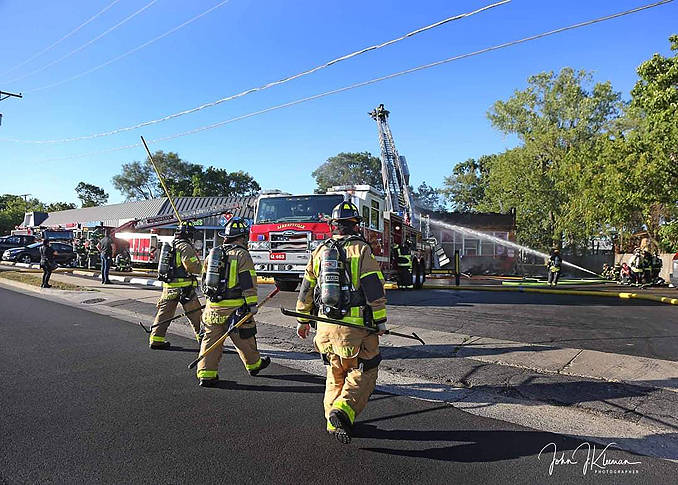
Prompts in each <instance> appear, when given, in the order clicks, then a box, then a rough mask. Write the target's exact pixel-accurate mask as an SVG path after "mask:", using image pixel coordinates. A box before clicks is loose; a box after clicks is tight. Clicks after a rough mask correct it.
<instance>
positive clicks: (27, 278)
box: [0, 271, 97, 291]
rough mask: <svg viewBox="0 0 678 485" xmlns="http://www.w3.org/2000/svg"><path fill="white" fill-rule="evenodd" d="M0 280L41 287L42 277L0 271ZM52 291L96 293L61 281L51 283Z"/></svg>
mask: <svg viewBox="0 0 678 485" xmlns="http://www.w3.org/2000/svg"><path fill="white" fill-rule="evenodd" d="M0 278H5V279H7V280H12V281H18V282H19V283H24V284H27V285H32V286H40V285H42V276H38V275H36V274H35V273H24V272H21V271H0ZM50 285H52V289H53V290H68V291H97V290H95V289H94V288H86V287H84V286H78V285H72V284H70V283H62V282H61V281H51V282H50Z"/></svg>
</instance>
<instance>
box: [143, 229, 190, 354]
mask: <svg viewBox="0 0 678 485" xmlns="http://www.w3.org/2000/svg"><path fill="white" fill-rule="evenodd" d="M194 236H195V228H194V227H193V225H192V224H190V223H181V224H180V225H179V227H178V228H177V230H176V233H175V234H174V240H173V241H172V244H167V243H165V244H163V246H162V249H161V251H160V262H159V264H158V279H159V280H161V281H162V282H163V284H162V295H161V296H160V300H158V303H157V305H156V306H157V307H158V313H157V314H156V316H155V321H154V322H153V325H154V326H153V330H152V331H151V337H150V345H149V346H150V348H152V349H167V348H169V346H170V343H169V342H167V341H166V340H165V335H166V334H167V329H168V328H169V326H170V324H169V322H167V323H166V324H162V325H158V323H159V322H164V321H166V320H169V319H171V318H172V317H173V316H174V312H175V311H176V309H177V305H178V304H179V303H181V305H182V306H183V308H184V311H186V312H190V313H188V314H187V315H186V316H187V317H188V319H189V320H190V322H191V326H192V327H193V331H194V332H195V336H196V339H197V340H198V341H200V338H201V336H200V306H201V305H200V300H198V295H197V294H196V292H195V289H196V287H197V286H198V280H197V278H196V276H197V275H199V274H200V270H201V266H200V259H199V258H198V253H197V252H196V251H195V248H194V247H193V238H194Z"/></svg>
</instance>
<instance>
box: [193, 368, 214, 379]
mask: <svg viewBox="0 0 678 485" xmlns="http://www.w3.org/2000/svg"><path fill="white" fill-rule="evenodd" d="M197 374H198V379H215V378H217V377H219V374H218V373H217V371H215V370H199V371H198V373H197Z"/></svg>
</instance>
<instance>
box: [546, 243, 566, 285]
mask: <svg viewBox="0 0 678 485" xmlns="http://www.w3.org/2000/svg"><path fill="white" fill-rule="evenodd" d="M562 265H563V258H561V257H560V251H559V250H558V249H557V248H555V249H553V251H551V257H549V260H548V262H547V263H546V267H547V268H548V272H549V274H548V284H549V286H557V285H558V278H559V277H560V269H561V266H562Z"/></svg>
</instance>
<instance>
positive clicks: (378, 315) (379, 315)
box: [372, 308, 386, 320]
mask: <svg viewBox="0 0 678 485" xmlns="http://www.w3.org/2000/svg"><path fill="white" fill-rule="evenodd" d="M372 316H373V317H374V319H375V320H383V319H384V318H386V308H384V309H383V310H376V311H374V312H373V313H372Z"/></svg>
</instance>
